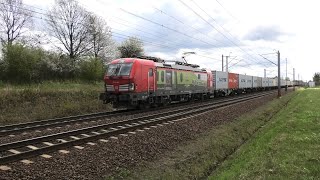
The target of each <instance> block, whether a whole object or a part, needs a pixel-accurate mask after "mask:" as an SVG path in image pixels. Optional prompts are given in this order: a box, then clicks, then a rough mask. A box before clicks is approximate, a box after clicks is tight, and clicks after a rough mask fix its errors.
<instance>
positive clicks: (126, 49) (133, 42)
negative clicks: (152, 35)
mask: <svg viewBox="0 0 320 180" xmlns="http://www.w3.org/2000/svg"><path fill="white" fill-rule="evenodd" d="M118 49H119V51H120V53H121V57H122V58H126V57H135V56H141V55H143V54H144V49H143V43H142V41H141V40H140V39H138V38H136V37H130V38H129V39H127V40H125V41H124V42H122V44H121V45H120V46H119V47H118Z"/></svg>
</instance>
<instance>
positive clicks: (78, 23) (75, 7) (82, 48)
mask: <svg viewBox="0 0 320 180" xmlns="http://www.w3.org/2000/svg"><path fill="white" fill-rule="evenodd" d="M88 19H89V13H88V12H87V11H86V10H85V9H84V8H82V7H81V6H80V5H79V4H78V2H77V1H76V0H56V1H55V5H54V6H53V7H52V9H51V10H50V11H49V12H48V21H47V22H48V25H49V29H48V30H49V32H50V34H51V35H52V36H53V37H55V38H57V39H58V41H59V42H60V43H61V44H62V47H59V48H60V49H61V50H62V51H64V52H66V53H67V54H68V56H69V58H70V59H72V60H73V62H75V60H76V58H77V57H79V56H81V55H83V54H85V53H87V52H88V51H89V49H90V48H89V44H88V41H89V40H88V28H87V27H86V26H87V22H88Z"/></svg>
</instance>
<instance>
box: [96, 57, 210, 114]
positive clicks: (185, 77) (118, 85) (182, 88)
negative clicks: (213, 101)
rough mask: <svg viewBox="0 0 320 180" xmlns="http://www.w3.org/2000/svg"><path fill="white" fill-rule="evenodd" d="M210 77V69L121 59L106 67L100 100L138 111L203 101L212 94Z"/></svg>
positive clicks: (146, 58)
mask: <svg viewBox="0 0 320 180" xmlns="http://www.w3.org/2000/svg"><path fill="white" fill-rule="evenodd" d="M143 58H145V59H143ZM212 78H213V77H212V73H211V71H210V70H206V69H199V68H198V66H197V65H192V64H186V63H175V64H167V63H165V62H164V61H163V60H161V59H159V58H152V57H141V58H122V59H117V60H113V61H112V62H111V63H110V64H108V66H107V72H106V74H105V77H104V82H105V92H104V93H102V94H101V95H100V99H101V100H103V101H104V103H112V104H113V106H114V107H140V108H144V107H146V106H153V105H166V104H168V103H170V102H171V101H188V100H193V99H205V98H208V97H210V95H211V94H212V93H213V81H212Z"/></svg>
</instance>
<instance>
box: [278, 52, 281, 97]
mask: <svg viewBox="0 0 320 180" xmlns="http://www.w3.org/2000/svg"><path fill="white" fill-rule="evenodd" d="M280 97H281V79H280V52H279V51H278V98H280Z"/></svg>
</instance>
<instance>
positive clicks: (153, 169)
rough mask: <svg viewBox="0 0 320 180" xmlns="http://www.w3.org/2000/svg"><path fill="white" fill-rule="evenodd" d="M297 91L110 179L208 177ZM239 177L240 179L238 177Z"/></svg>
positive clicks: (120, 172)
mask: <svg viewBox="0 0 320 180" xmlns="http://www.w3.org/2000/svg"><path fill="white" fill-rule="evenodd" d="M295 95H296V93H291V94H289V95H286V96H284V97H282V98H281V99H276V100H274V101H271V102H269V103H266V105H264V106H261V107H259V108H258V109H256V110H254V111H252V112H251V113H248V114H245V115H243V116H241V117H240V118H238V119H236V120H235V121H232V122H229V123H226V124H223V125H220V126H218V127H215V128H214V129H212V130H210V131H209V132H207V133H204V134H201V135H199V136H198V138H196V139H194V140H191V141H189V142H187V143H183V144H181V145H179V146H178V147H177V148H176V149H175V150H174V151H173V152H167V153H165V154H164V155H162V158H160V157H159V158H158V159H156V160H155V161H154V162H144V163H142V164H141V165H140V166H138V167H134V168H132V169H121V170H120V171H119V172H117V173H115V174H114V175H113V176H110V177H107V178H106V179H204V178H207V177H208V176H209V175H210V174H211V173H212V171H213V170H214V169H215V168H217V167H218V166H219V165H220V163H221V162H223V161H224V160H225V159H226V157H228V156H229V155H231V154H232V153H234V152H235V151H236V149H237V148H238V147H239V146H241V145H242V144H243V143H244V142H246V141H247V140H248V139H249V138H250V137H252V135H253V134H254V133H255V132H256V131H257V130H258V129H259V128H261V127H263V126H264V125H265V124H266V123H267V122H268V121H269V120H270V119H271V118H272V116H273V115H274V114H276V113H277V112H278V111H280V109H282V108H283V107H284V106H285V105H286V104H287V103H288V102H289V100H290V99H291V98H292V97H293V96H295ZM235 179H237V178H235Z"/></svg>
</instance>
